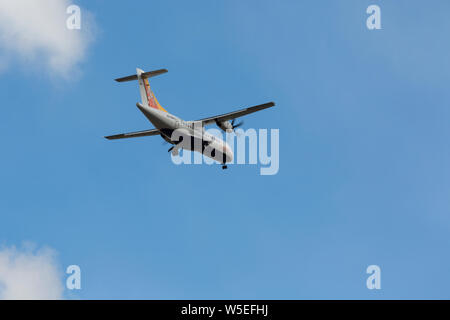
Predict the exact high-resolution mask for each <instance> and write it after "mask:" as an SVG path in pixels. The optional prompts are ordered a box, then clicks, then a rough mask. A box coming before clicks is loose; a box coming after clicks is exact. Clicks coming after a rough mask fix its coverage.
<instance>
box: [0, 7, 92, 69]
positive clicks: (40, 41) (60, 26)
mask: <svg viewBox="0 0 450 320" xmlns="http://www.w3.org/2000/svg"><path fill="white" fill-rule="evenodd" d="M71 4H72V3H71V1H69V0H42V1H37V0H0V65H4V64H8V65H10V64H11V63H12V62H19V63H21V64H25V66H26V67H31V66H39V67H41V66H42V67H44V68H45V69H47V70H48V71H49V72H50V73H51V74H52V75H57V76H61V77H65V78H68V77H69V76H70V74H71V73H72V72H73V71H75V72H76V67H77V66H78V64H79V63H80V62H81V61H82V60H83V59H84V57H85V55H86V50H87V48H88V46H89V44H90V43H91V41H92V40H93V28H94V24H93V19H92V15H91V14H90V13H89V12H88V11H87V10H86V9H83V8H81V29H80V30H69V29H68V28H67V25H66V21H67V19H68V18H69V16H70V15H69V14H67V13H66V10H67V7H68V6H69V5H71Z"/></svg>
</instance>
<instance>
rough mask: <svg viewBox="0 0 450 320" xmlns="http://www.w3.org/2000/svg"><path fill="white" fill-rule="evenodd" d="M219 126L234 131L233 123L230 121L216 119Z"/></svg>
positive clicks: (224, 129) (226, 130)
mask: <svg viewBox="0 0 450 320" xmlns="http://www.w3.org/2000/svg"><path fill="white" fill-rule="evenodd" d="M216 124H217V126H218V127H219V128H220V129H222V130H223V131H225V132H233V125H232V124H231V123H230V121H216Z"/></svg>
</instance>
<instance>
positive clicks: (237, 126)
mask: <svg viewBox="0 0 450 320" xmlns="http://www.w3.org/2000/svg"><path fill="white" fill-rule="evenodd" d="M243 124H244V121H241V122H239V123H238V124H236V125H234V124H233V129H234V128H239V127H240V126H242V125H243Z"/></svg>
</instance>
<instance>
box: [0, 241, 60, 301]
mask: <svg viewBox="0 0 450 320" xmlns="http://www.w3.org/2000/svg"><path fill="white" fill-rule="evenodd" d="M63 291H64V286H63V273H62V271H61V270H60V269H59V267H58V264H57V263H56V260H55V252H54V251H53V250H51V249H49V248H44V249H41V250H38V251H36V250H34V249H33V247H32V246H30V245H28V246H26V247H24V248H21V249H20V250H19V249H17V248H15V247H11V248H2V249H0V299H62V298H63Z"/></svg>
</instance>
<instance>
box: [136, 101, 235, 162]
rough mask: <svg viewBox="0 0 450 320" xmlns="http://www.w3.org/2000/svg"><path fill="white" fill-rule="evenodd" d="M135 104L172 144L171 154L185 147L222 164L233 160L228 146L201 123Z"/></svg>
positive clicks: (175, 153)
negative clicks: (207, 130)
mask: <svg viewBox="0 0 450 320" xmlns="http://www.w3.org/2000/svg"><path fill="white" fill-rule="evenodd" d="M136 106H137V107H138V108H139V110H141V112H142V113H143V114H144V115H145V116H146V118H147V119H148V120H149V121H150V122H151V123H152V124H153V125H154V126H155V127H156V128H157V129H158V130H159V131H160V133H161V136H162V137H163V138H164V140H166V141H167V142H169V143H171V144H173V145H174V147H173V149H172V154H173V155H178V151H179V149H185V150H189V151H197V152H200V153H202V154H204V155H205V156H207V157H209V158H211V159H214V160H216V161H218V162H219V163H222V164H225V163H229V162H231V161H233V151H232V150H231V148H230V146H229V145H228V144H227V143H226V142H225V141H223V140H222V139H220V138H218V137H217V136H214V135H212V134H210V133H208V132H206V130H205V129H204V127H203V126H202V125H201V124H196V122H195V121H184V120H182V119H180V118H178V117H177V116H175V115H173V114H170V113H168V112H165V111H161V110H158V109H154V108H151V107H148V106H144V105H142V104H141V103H137V104H136ZM180 137H182V138H181V139H180Z"/></svg>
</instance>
